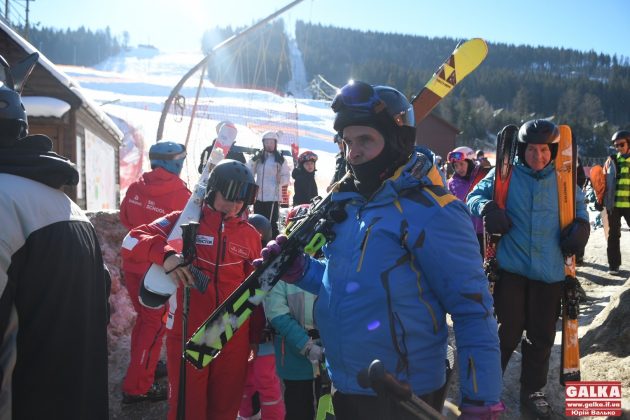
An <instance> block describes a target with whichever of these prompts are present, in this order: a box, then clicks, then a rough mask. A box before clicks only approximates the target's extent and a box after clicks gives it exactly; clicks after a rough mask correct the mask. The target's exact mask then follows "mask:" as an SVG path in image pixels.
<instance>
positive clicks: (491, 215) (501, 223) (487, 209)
mask: <svg viewBox="0 0 630 420" xmlns="http://www.w3.org/2000/svg"><path fill="white" fill-rule="evenodd" d="M481 217H483V226H484V228H485V229H486V231H487V232H488V233H491V234H497V235H503V234H504V233H508V231H509V230H510V228H511V227H512V222H511V221H510V218H509V217H508V216H507V214H506V213H505V210H504V209H502V208H500V207H499V206H498V205H497V203H496V202H495V201H492V200H490V201H488V202H487V203H486V205H485V206H483V209H482V210H481Z"/></svg>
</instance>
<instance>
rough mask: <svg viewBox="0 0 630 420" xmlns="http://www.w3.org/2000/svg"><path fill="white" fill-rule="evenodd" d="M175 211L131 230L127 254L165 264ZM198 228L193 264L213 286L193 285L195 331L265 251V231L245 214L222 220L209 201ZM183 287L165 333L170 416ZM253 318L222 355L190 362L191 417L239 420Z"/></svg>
mask: <svg viewBox="0 0 630 420" xmlns="http://www.w3.org/2000/svg"><path fill="white" fill-rule="evenodd" d="M179 214H180V212H174V213H172V214H169V215H167V216H166V217H164V218H161V219H158V220H156V221H155V222H153V223H151V224H149V225H144V226H139V227H138V228H136V229H133V230H132V231H131V232H130V235H131V237H132V238H133V239H137V240H138V242H137V243H135V245H133V246H132V247H130V248H131V249H124V248H123V258H127V259H129V260H130V261H134V262H138V263H140V262H142V261H149V262H151V263H156V264H160V265H162V264H163V261H164V257H165V255H166V254H167V253H169V252H170V251H173V249H172V248H171V247H170V246H169V245H168V244H167V242H166V237H167V236H168V234H169V232H170V231H171V229H172V228H173V226H174V224H175V223H176V222H177V218H178V217H179ZM199 223H200V226H199V230H198V232H197V241H196V243H197V245H196V249H197V257H196V258H195V260H194V261H193V265H195V266H196V267H197V268H199V269H201V270H202V271H203V272H204V273H205V274H206V275H208V276H209V277H210V282H209V283H208V289H207V290H206V292H205V293H203V294H202V293H200V292H199V291H198V290H196V289H194V288H192V289H191V291H190V307H189V315H188V331H187V333H186V335H187V336H190V335H191V334H192V333H193V332H194V331H195V330H196V329H197V328H198V327H199V326H200V325H201V324H202V323H203V321H205V320H206V318H207V317H208V316H209V315H210V314H211V313H212V312H213V311H214V309H216V308H217V306H219V304H220V303H221V302H222V301H223V300H225V299H226V298H227V297H228V296H229V295H230V293H232V292H233V291H234V290H235V289H236V288H237V287H238V286H239V285H240V284H241V283H242V281H243V280H244V279H245V278H246V277H247V275H248V274H249V273H251V272H252V271H253V266H252V261H253V260H254V259H255V258H258V257H259V255H260V250H261V244H260V234H259V233H258V232H257V231H256V229H254V227H252V226H251V225H250V224H249V223H247V221H245V220H243V219H242V218H240V217H235V218H230V219H227V220H223V214H222V213H220V212H217V211H215V210H212V209H211V208H209V207H208V206H207V205H204V206H203V208H202V215H201V219H200V221H199ZM182 299H183V291H182V288H181V287H180V288H178V289H177V300H176V303H174V302H173V299H172V298H171V308H170V311H169V324H170V325H169V328H171V329H170V330H169V331H168V333H167V338H166V349H167V365H168V372H169V383H170V393H169V413H168V418H169V419H175V418H176V414H177V396H178V395H177V394H178V387H179V367H180V361H181V354H182V301H183V300H182ZM248 333H249V323H248V322H246V323H245V324H243V326H242V327H241V328H240V329H239V330H238V331H237V333H236V334H235V335H234V337H233V338H232V340H231V341H230V342H229V343H228V344H227V345H226V346H225V348H224V349H223V350H222V351H221V354H220V355H219V356H218V357H217V359H216V360H214V361H213V362H212V363H211V364H210V365H209V366H208V367H206V368H204V369H201V370H197V369H195V368H194V367H192V366H191V365H190V364H187V366H186V369H187V371H186V419H189V420H196V419H210V418H211V419H214V420H216V419H221V420H222V419H225V420H234V419H235V418H236V416H237V413H238V408H239V405H240V402H241V396H242V393H243V387H244V384H245V379H246V374H247V357H248V355H249V336H248Z"/></svg>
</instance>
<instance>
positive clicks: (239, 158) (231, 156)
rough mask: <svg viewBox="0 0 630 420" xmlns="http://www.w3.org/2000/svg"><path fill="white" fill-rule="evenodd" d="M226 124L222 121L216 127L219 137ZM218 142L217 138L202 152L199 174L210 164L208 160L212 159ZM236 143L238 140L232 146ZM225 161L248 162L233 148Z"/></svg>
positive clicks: (198, 168)
mask: <svg viewBox="0 0 630 420" xmlns="http://www.w3.org/2000/svg"><path fill="white" fill-rule="evenodd" d="M225 123H226V121H221V122H220V123H218V124H217V127H216V131H217V135H218V134H219V131H220V130H221V125H222V124H225ZM216 141H217V139H216V137H215V139H214V140H212V144H211V145H210V146H208V147H206V148H205V149H203V152H201V157H200V158H199V167H197V172H199V173H202V172H203V168H204V166H206V164H207V163H208V158H210V153H212V149H214V144H215V143H216ZM234 143H236V140H235V141H234V142H233V143H232V146H234ZM225 159H232V160H236V161H239V162H241V163H245V162H246V160H245V155H244V154H243V152H237V151H236V150H234V149H232V148H231V147H230V150H229V152H228V154H227V156H225Z"/></svg>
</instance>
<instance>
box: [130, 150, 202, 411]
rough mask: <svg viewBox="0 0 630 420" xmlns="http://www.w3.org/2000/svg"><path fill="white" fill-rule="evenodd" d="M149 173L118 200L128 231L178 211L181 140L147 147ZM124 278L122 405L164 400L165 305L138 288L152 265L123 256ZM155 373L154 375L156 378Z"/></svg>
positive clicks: (183, 199)
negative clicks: (132, 318) (126, 319)
mask: <svg viewBox="0 0 630 420" xmlns="http://www.w3.org/2000/svg"><path fill="white" fill-rule="evenodd" d="M149 159H150V161H151V171H149V172H145V173H143V174H142V175H141V176H140V179H138V180H137V181H135V182H134V183H133V184H131V185H130V186H129V189H127V193H126V194H125V198H124V199H123V201H122V203H121V204H120V220H121V222H122V223H123V225H125V227H126V228H127V229H130V230H131V229H133V228H135V227H137V226H140V225H145V224H149V223H151V222H152V221H154V220H155V219H158V218H160V217H163V216H166V215H167V214H170V213H171V212H173V211H176V210H182V209H183V208H184V206H186V203H187V202H188V198H189V197H190V191H189V190H188V188H187V187H186V183H184V181H182V180H181V178H180V177H179V174H180V173H181V171H182V168H183V165H184V160H185V159H186V148H185V147H184V145H183V144H179V143H175V142H172V141H168V140H160V141H159V142H157V143H155V144H154V145H152V146H151V148H150V149H149ZM122 263H123V264H122V265H123V273H124V274H123V277H124V280H125V286H126V287H127V291H128V292H129V298H130V299H131V303H132V304H133V308H134V309H135V310H136V314H137V317H136V322H135V324H134V327H133V330H132V331H131V343H130V356H129V366H128V368H127V373H126V375H125V380H124V381H123V384H122V392H123V399H122V402H123V404H131V403H137V402H141V401H147V400H148V401H162V400H165V399H166V398H167V397H168V395H167V391H168V390H167V389H166V387H165V386H163V385H161V384H160V383H158V382H157V381H155V382H154V379H159V377H163V376H165V374H166V367H165V366H164V365H159V367H160V368H159V369H158V372H157V375H156V366H158V361H159V359H160V352H161V349H162V338H163V337H164V332H165V331H166V328H165V325H164V321H163V319H164V318H165V311H166V310H167V309H168V305H165V306H164V307H163V308H161V309H153V308H148V307H146V306H144V305H142V304H141V303H140V298H139V292H140V285H141V284H142V279H143V278H144V274H145V273H146V272H147V270H148V269H149V266H150V264H149V263H148V262H144V263H140V264H138V263H133V262H131V261H129V260H127V259H123V261H122ZM156 376H157V378H156Z"/></svg>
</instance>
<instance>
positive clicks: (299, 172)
mask: <svg viewBox="0 0 630 420" xmlns="http://www.w3.org/2000/svg"><path fill="white" fill-rule="evenodd" d="M291 176H292V177H293V179H295V184H294V186H293V188H294V190H295V193H294V195H293V205H294V206H297V205H299V204H308V203H310V202H311V199H312V198H313V197H316V196H317V183H316V182H315V171H313V172H307V171H305V170H304V168H303V167H302V165H300V166H298V167H297V168H295V169H294V170H293V172H292V173H291Z"/></svg>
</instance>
